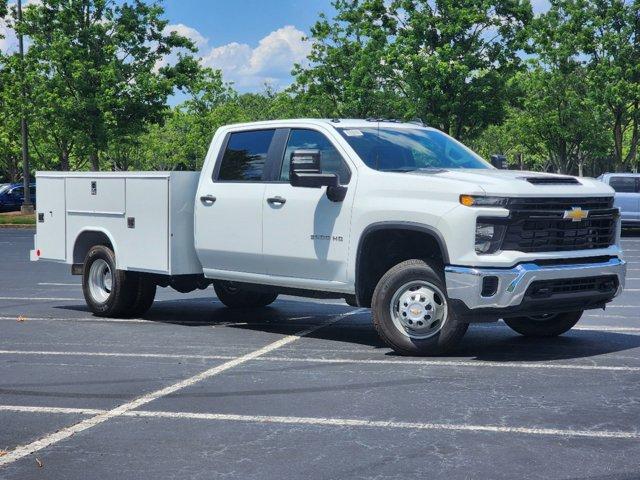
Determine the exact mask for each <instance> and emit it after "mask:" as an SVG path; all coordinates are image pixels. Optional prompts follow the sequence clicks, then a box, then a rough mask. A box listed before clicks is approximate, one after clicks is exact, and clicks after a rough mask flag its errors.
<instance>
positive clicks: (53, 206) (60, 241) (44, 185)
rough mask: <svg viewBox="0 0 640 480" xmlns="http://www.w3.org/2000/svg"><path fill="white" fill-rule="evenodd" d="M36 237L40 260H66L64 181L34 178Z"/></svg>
mask: <svg viewBox="0 0 640 480" xmlns="http://www.w3.org/2000/svg"><path fill="white" fill-rule="evenodd" d="M36 185H37V192H36V205H37V208H38V211H37V220H38V223H37V237H36V249H38V250H40V258H42V259H46V260H58V261H65V260H66V212H65V179H64V178H63V177H36Z"/></svg>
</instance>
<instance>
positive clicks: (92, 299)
mask: <svg viewBox="0 0 640 480" xmlns="http://www.w3.org/2000/svg"><path fill="white" fill-rule="evenodd" d="M99 261H100V263H99V264H97V266H96V267H95V271H96V272H98V271H99V270H100V266H103V268H105V269H107V268H108V270H109V273H110V279H111V282H110V285H109V288H108V289H105V290H104V296H102V297H97V296H96V295H95V291H96V290H95V289H94V290H92V288H91V286H90V283H91V280H90V277H91V275H92V266H93V265H94V264H96V262H99ZM104 271H106V270H103V272H104ZM133 286H134V285H132V282H131V279H130V278H129V277H128V276H127V272H124V271H122V270H116V259H115V255H114V253H113V251H112V250H111V249H110V248H109V247H105V246H104V245H96V246H94V247H92V248H91V250H89V253H87V256H86V258H85V260H84V273H83V275H82V293H83V294H84V299H85V301H86V303H87V306H88V307H89V309H90V310H91V311H92V312H93V313H94V314H95V315H98V316H100V317H120V316H124V315H126V314H127V311H128V309H129V308H130V306H131V305H132V303H133V299H134V288H132V287H133Z"/></svg>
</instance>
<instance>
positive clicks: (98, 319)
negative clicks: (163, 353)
mask: <svg viewBox="0 0 640 480" xmlns="http://www.w3.org/2000/svg"><path fill="white" fill-rule="evenodd" d="M330 316H331V315H330V314H324V313H323V314H319V315H312V316H310V315H307V316H303V317H287V318H286V320H287V321H293V320H305V319H309V318H318V317H330ZM18 320H20V321H26V322H51V321H53V322H83V323H84V322H96V323H149V324H154V325H158V324H160V323H163V322H158V321H156V320H145V319H144V318H107V317H27V316H20V317H18V316H13V317H6V316H5V317H0V321H8V322H16V321H18ZM167 323H168V324H177V325H193V324H194V323H198V322H197V320H191V321H189V320H171V321H170V322H167ZM234 325H273V322H219V323H212V324H211V326H212V327H226V326H234Z"/></svg>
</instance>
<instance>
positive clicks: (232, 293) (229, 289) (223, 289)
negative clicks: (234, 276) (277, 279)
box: [213, 280, 278, 308]
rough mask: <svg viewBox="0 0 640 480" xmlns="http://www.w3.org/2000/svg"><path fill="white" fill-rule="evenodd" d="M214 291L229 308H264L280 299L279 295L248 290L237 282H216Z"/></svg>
mask: <svg viewBox="0 0 640 480" xmlns="http://www.w3.org/2000/svg"><path fill="white" fill-rule="evenodd" d="M213 289H214V290H215V292H216V296H217V297H218V299H219V300H220V301H221V302H222V303H224V304H225V306H227V307H229V308H262V307H266V306H267V305H270V304H272V303H273V302H275V301H276V298H278V294H277V293H263V292H256V291H251V290H247V289H246V288H243V287H242V286H241V285H239V284H237V283H235V282H225V281H221V280H218V281H215V282H213Z"/></svg>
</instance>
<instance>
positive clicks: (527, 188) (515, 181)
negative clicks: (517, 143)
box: [410, 169, 614, 197]
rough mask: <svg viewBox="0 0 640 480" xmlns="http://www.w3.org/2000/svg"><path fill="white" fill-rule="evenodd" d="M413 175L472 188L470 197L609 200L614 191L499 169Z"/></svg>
mask: <svg viewBox="0 0 640 480" xmlns="http://www.w3.org/2000/svg"><path fill="white" fill-rule="evenodd" d="M410 174H412V175H430V176H436V177H437V178H440V179H445V178H446V179H451V180H454V181H457V182H463V183H468V184H469V191H467V192H460V193H461V194H462V193H468V194H478V193H484V194H486V195H490V196H493V195H495V196H521V197H537V196H541V197H548V196H558V197H571V196H599V195H603V196H609V195H613V193H614V191H613V189H612V188H611V187H609V186H608V185H606V184H605V183H603V182H600V181H598V180H595V179H593V178H585V177H580V178H577V177H571V176H568V175H555V174H550V173H541V172H528V171H521V170H498V169H451V170H442V171H438V172H429V171H420V170H417V171H415V172H410ZM528 178H534V179H535V178H542V179H545V178H546V179H563V178H575V179H576V180H577V181H578V182H579V183H576V184H547V183H543V184H540V183H532V182H530V181H528V180H527V179H528Z"/></svg>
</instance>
